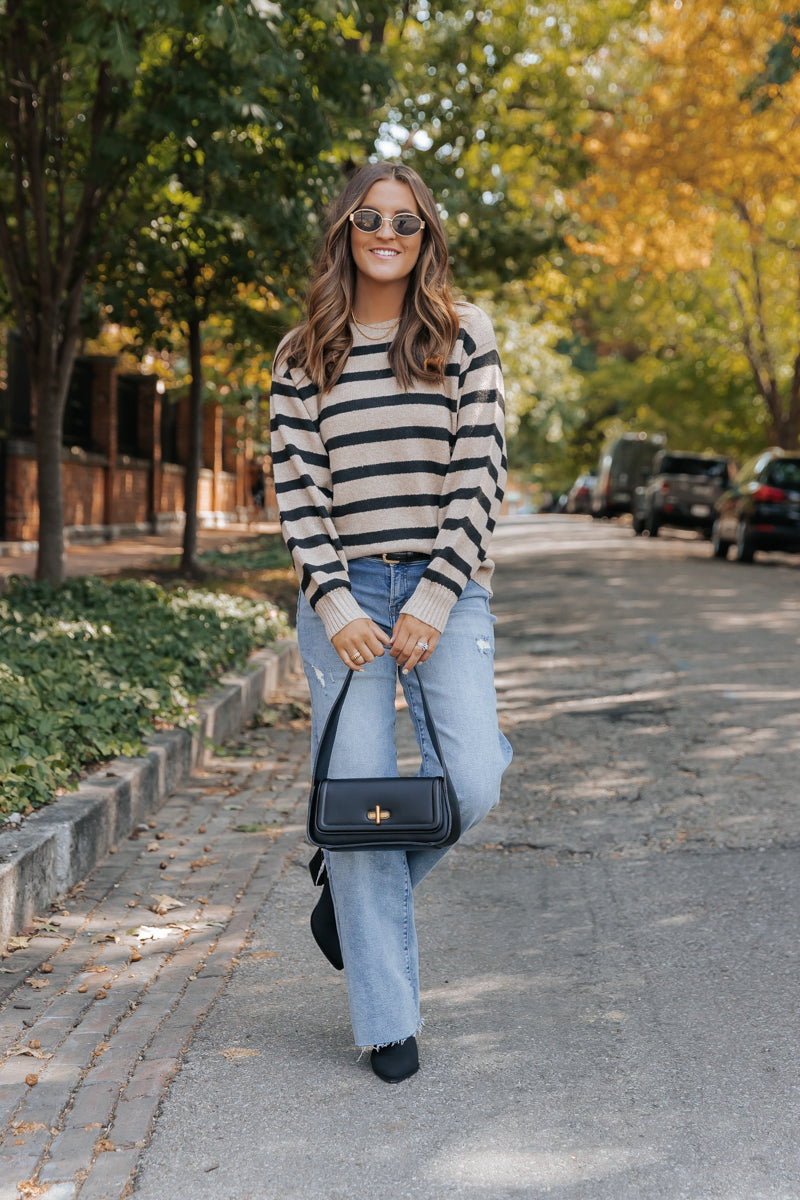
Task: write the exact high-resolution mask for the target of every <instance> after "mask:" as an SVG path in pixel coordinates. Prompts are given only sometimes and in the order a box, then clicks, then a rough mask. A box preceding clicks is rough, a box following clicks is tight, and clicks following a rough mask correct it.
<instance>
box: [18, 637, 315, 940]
mask: <svg viewBox="0 0 800 1200" xmlns="http://www.w3.org/2000/svg"><path fill="white" fill-rule="evenodd" d="M299 665H300V656H299V653H298V650H297V643H296V642H294V641H289V640H287V641H285V642H282V643H281V644H280V645H279V646H278V647H277V648H276V649H274V650H259V651H257V652H256V653H255V654H253V655H252V656H251V657H250V659H249V661H248V669H247V670H246V671H244V672H243V673H242V674H241V675H231V674H227V675H224V676H223V677H222V678H221V679H220V681H219V685H218V687H217V688H216V689H215V691H214V692H213V693H212V694H211V695H210V696H209V698H208V699H207V700H205V701H203V702H202V703H201V704H200V705H199V720H198V722H197V724H196V725H195V726H193V730H192V732H191V733H190V732H188V731H187V730H185V729H175V730H169V731H166V732H163V733H155V734H153V735H152V737H150V738H148V739H147V744H148V746H149V750H148V752H147V755H146V756H145V757H143V758H116V759H113V760H112V761H111V762H108V763H106V764H105V765H104V766H103V767H102V768H101V769H100V770H99V771H97V772H95V773H94V774H93V775H90V776H88V778H86V779H85V780H83V781H82V782H81V784H80V786H79V787H78V790H77V791H76V792H72V793H70V794H69V795H66V796H63V797H59V799H57V800H54V801H53V803H52V804H50V805H48V806H47V807H46V808H44V809H42V810H41V811H40V812H37V813H34V814H33V815H32V816H31V817H29V818H27V819H26V821H25V824H24V826H23V828H22V829H20V830H14V831H12V832H6V833H0V945H3V946H5V944H6V942H7V941H8V939H9V938H10V937H13V936H14V935H15V934H16V933H17V932H18V931H19V930H20V929H22V928H23V926H25V925H28V924H30V922H31V920H32V919H33V917H34V916H36V915H37V914H41V913H44V912H45V911H46V910H47V909H48V908H49V906H50V904H51V903H52V902H53V900H55V899H56V897H58V896H60V895H62V894H63V893H64V892H66V891H67V890H68V889H69V888H70V887H72V886H73V885H74V884H76V883H78V882H79V881H80V880H81V879H84V878H85V877H86V876H87V875H88V874H89V872H90V871H91V870H92V869H93V867H94V866H95V864H96V863H97V862H98V860H99V859H101V858H102V857H103V856H104V855H106V854H107V853H108V852H109V850H110V849H112V847H114V846H115V845H116V844H117V843H118V842H119V841H121V840H122V839H124V838H126V837H127V836H128V835H129V834H130V833H131V832H132V830H133V829H134V828H135V826H136V825H138V824H139V823H140V822H141V821H142V820H144V819H145V818H146V817H148V816H149V815H150V814H151V813H153V812H155V811H156V810H157V809H158V808H160V807H161V805H162V804H163V803H164V801H165V800H166V799H167V797H168V796H169V795H170V793H171V792H173V791H174V790H175V788H176V787H178V785H179V784H180V782H181V780H182V779H183V778H184V776H186V775H187V774H188V773H189V772H190V771H191V770H192V768H193V767H197V766H200V765H201V764H202V762H203V756H204V754H205V747H206V746H207V745H212V746H217V745H220V744H221V743H222V742H225V741H227V740H228V739H230V738H232V737H235V736H236V734H238V732H239V731H240V730H241V729H242V728H243V726H244V725H245V724H246V723H247V721H249V720H250V719H251V718H252V717H253V716H255V714H256V713H257V712H258V709H259V706H260V704H261V703H262V701H263V700H265V699H267V697H269V696H270V695H272V694H273V693H274V692H275V691H277V689H278V687H279V686H280V685H281V684H282V683H283V682H285V681H286V680H287V679H288V678H289V676H290V675H291V674H293V673H294V672H295V671H297V670H298V668H299Z"/></svg>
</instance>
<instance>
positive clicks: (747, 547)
mask: <svg viewBox="0 0 800 1200" xmlns="http://www.w3.org/2000/svg"><path fill="white" fill-rule="evenodd" d="M755 552H756V548H755V546H754V545H753V535H752V533H751V532H750V526H749V525H748V524H747V521H745V520H741V521H739V524H738V525H737V526H736V561H737V562H740V563H749V562H752V561H753V555H754V554H755Z"/></svg>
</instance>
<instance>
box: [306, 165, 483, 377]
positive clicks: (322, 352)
mask: <svg viewBox="0 0 800 1200" xmlns="http://www.w3.org/2000/svg"><path fill="white" fill-rule="evenodd" d="M383 179H391V180H396V181H397V182H398V183H404V184H406V185H407V186H408V187H409V188H410V189H411V191H412V192H413V194H414V199H415V200H416V202H417V207H418V209H419V212H420V215H421V216H422V219H423V220H424V221H425V228H424V230H423V231H422V246H421V249H420V253H419V258H418V259H417V262H416V264H415V266H414V269H413V271H412V272H411V275H410V276H409V281H408V287H407V289H406V294H405V299H404V302H403V311H402V313H401V316H400V324H399V327H398V330H397V334H396V335H395V338H394V340H393V342H392V344H391V347H390V349H389V365H390V366H391V368H392V371H393V373H394V375H395V378H396V379H397V381H398V383H399V384H400V386H401V387H403V388H405V389H409V388H411V386H412V384H413V382H414V381H415V380H418V381H426V382H431V383H441V382H442V381H443V380H444V370H445V364H446V363H447V360H448V358H449V357H450V353H451V351H452V349H453V346H454V345H455V341H456V338H457V337H458V330H459V320H458V314H457V312H456V309H455V305H454V302H453V294H452V291H451V288H450V283H449V260H448V251H447V237H446V235H445V232H444V228H443V226H442V222H441V219H440V217H439V213H438V212H437V210H436V205H435V203H434V200H433V195H432V194H431V192H430V191H429V190H428V188H427V187H426V185H425V184H424V183H423V181H422V179H421V178H420V176H419V175H418V174H417V172H416V171H414V170H412V169H411V168H410V167H404V166H397V165H393V164H392V163H374V164H371V165H369V166H366V167H362V168H361V169H360V170H359V171H357V172H356V173H355V174H354V175H353V177H352V178H351V179H350V181H349V183H348V184H347V186H346V187H345V189H344V191H343V192H342V193H341V195H340V196H339V198H338V199H337V200H336V201H335V202H334V204H333V205H332V206H331V210H330V214H329V221H328V230H327V233H326V235H325V240H324V242H323V245H322V249H321V251H320V253H319V256H318V258H317V262H316V265H315V267H314V271H313V273H312V276H311V282H310V285H309V289H308V296H307V300H306V305H307V317H306V320H305V321H303V323H302V324H300V325H298V326H297V328H296V329H294V330H293V331H292V333H291V334H290V335H289V339H288V341H287V344H286V346H285V354H286V358H287V361H288V362H289V363H290V365H292V366H298V367H300V368H301V369H302V370H304V371H305V373H306V375H307V376H308V377H309V379H311V380H312V381H313V382H314V383H315V384H316V385H317V387H318V388H319V389H320V391H321V392H323V393H324V392H327V391H330V389H331V388H332V387H333V386H334V384H335V383H336V381H337V379H338V378H339V376H340V375H341V373H342V370H343V369H344V365H345V363H346V361H347V356H348V354H349V353H350V350H351V349H352V345H353V335H352V333H351V330H350V319H351V317H352V315H353V304H354V302H355V294H356V268H355V263H354V262H353V256H352V254H351V252H350V222H349V217H350V213H351V212H355V210H356V209H357V208H360V207H361V206H362V205H363V203H364V198H365V197H366V195H367V193H368V192H369V190H370V188H371V187H372V186H373V184H375V183H378V182H379V181H380V180H383Z"/></svg>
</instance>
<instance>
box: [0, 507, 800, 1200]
mask: <svg viewBox="0 0 800 1200" xmlns="http://www.w3.org/2000/svg"><path fill="white" fill-rule="evenodd" d="M494 549H495V552H496V558H497V560H498V573H497V577H496V584H497V586H496V598H495V609H496V612H497V614H498V616H499V623H498V626H497V633H498V660H497V680H498V688H499V696H500V704H501V715H502V721H503V726H504V728H505V730H506V732H507V734H508V736H509V737H510V739H511V740H512V742H513V744H514V747H515V751H516V758H515V761H514V763H513V764H512V766H511V768H510V769H509V771H508V774H507V777H506V779H507V785H506V788H505V791H504V797H503V801H502V804H501V806H500V808H499V809H498V810H497V811H496V812H495V813H493V814H492V815H491V816H490V817H489V818H488V819H487V821H486V822H484V824H483V825H482V826H481V827H480V828H479V829H477V830H474V831H472V833H471V834H470V835H469V836H468V838H467V839H465V842H464V843H462V844H461V845H459V846H458V847H457V848H456V849H455V850H454V851H453V852H452V853H451V854H450V855H449V856H448V859H447V860H446V864H445V865H444V866H443V867H442V868H441V870H440V871H439V872H438V873H434V875H432V876H431V877H430V878H429V879H428V880H426V881H425V883H424V884H423V886H422V888H421V889H420V895H419V896H418V925H419V933H420V945H421V967H422V986H423V1011H424V1015H425V1019H426V1026H425V1029H424V1030H423V1033H422V1036H421V1038H420V1050H421V1058H422V1069H421V1070H420V1072H419V1074H418V1075H417V1076H415V1077H414V1078H413V1079H412V1080H410V1081H408V1083H406V1084H403V1085H400V1086H398V1087H396V1088H389V1087H387V1086H386V1085H385V1084H383V1083H381V1082H380V1081H379V1080H377V1079H376V1078H375V1076H374V1075H373V1074H372V1072H371V1071H370V1069H369V1063H368V1059H367V1058H366V1057H365V1058H363V1059H362V1060H361V1061H358V1056H357V1054H356V1052H355V1051H354V1050H353V1048H352V1039H351V1034H350V1029H349V1022H348V1019H347V1006H346V992H345V984H344V980H343V978H342V977H341V975H339V974H337V973H336V972H334V971H333V970H332V969H331V968H330V967H329V966H328V965H327V964H326V962H325V961H324V959H323V958H322V957H321V956H320V955H319V952H318V951H317V949H316V947H315V945H314V943H313V941H312V939H311V936H310V933H309V932H308V913H309V910H310V908H311V906H312V905H313V903H314V902H315V899H316V893H315V892H314V891H313V889H312V888H311V885H310V881H309V879H308V875H307V873H306V870H305V863H306V861H307V859H308V857H309V853H308V850H307V847H305V846H304V844H303V839H302V822H303V817H304V806H305V792H306V788H305V781H306V779H307V776H308V769H309V768H308V761H307V755H306V745H307V722H306V720H305V717H304V714H303V709H302V700H303V689H302V686H301V685H300V684H298V686H297V688H295V689H292V694H291V695H290V694H287V695H286V696H285V697H284V698H283V699H284V702H283V703H279V704H276V705H275V706H274V709H273V711H272V713H271V714H270V715H269V718H268V719H269V722H270V723H269V724H268V725H267V726H266V727H263V728H260V729H258V730H254V731H250V732H248V733H246V734H245V735H244V736H243V737H242V738H241V739H240V741H239V742H238V743H237V744H235V745H230V746H228V747H227V748H226V751H225V753H224V755H221V756H219V757H217V758H216V759H215V760H214V761H213V762H212V763H211V764H209V766H208V767H207V768H206V769H205V771H204V773H203V774H202V775H198V776H197V777H196V778H195V779H194V780H193V781H192V782H191V783H190V784H189V785H188V786H186V787H184V788H183V789H182V790H181V792H180V793H178V794H176V795H175V796H174V797H173V798H172V800H171V801H170V802H169V803H168V805H166V806H165V807H164V808H163V809H162V810H161V811H160V813H159V814H157V819H156V821H155V827H154V828H153V829H147V830H142V831H141V836H140V837H139V838H138V839H135V840H131V841H129V842H126V844H125V845H124V846H120V847H119V848H118V851H117V854H116V855H113V856H110V857H109V858H108V859H107V860H106V861H105V862H104V863H103V864H102V866H101V867H100V868H99V869H98V870H97V871H96V872H95V873H94V876H93V877H92V878H91V879H90V880H88V881H87V882H86V886H85V887H84V888H83V889H81V890H78V891H77V892H76V894H75V895H73V896H72V897H69V898H68V899H67V900H66V902H65V904H64V906H63V909H59V911H58V912H56V913H54V914H43V916H44V915H46V916H48V917H49V923H48V924H49V927H47V928H45V929H44V930H43V931H42V932H39V933H38V934H37V935H36V936H34V937H32V938H31V941H30V944H29V945H28V947H27V948H26V949H23V950H19V951H17V952H16V953H15V954H13V955H11V956H10V957H9V958H7V959H5V960H4V961H3V963H2V970H3V972H4V973H3V974H0V995H2V992H3V989H5V990H6V991H7V992H8V998H7V1001H6V1003H5V1007H4V1008H2V1009H1V1010H0V1029H2V1038H3V1043H4V1044H6V1045H9V1044H10V1045H11V1046H12V1051H11V1054H10V1056H9V1057H8V1058H7V1059H6V1061H5V1062H4V1063H3V1065H2V1069H0V1112H2V1113H3V1114H4V1115H3V1122H4V1126H3V1127H4V1140H3V1142H2V1146H1V1147H0V1200H18V1198H19V1197H21V1196H36V1195H47V1196H49V1197H50V1200H72V1198H73V1197H80V1200H101V1198H107V1200H121V1198H122V1197H123V1196H124V1195H126V1194H128V1189H130V1190H131V1194H132V1195H133V1196H134V1197H136V1198H137V1200H184V1198H186V1200H190V1198H191V1200H234V1198H235V1200H295V1198H298V1200H299V1198H300V1197H307V1196H312V1195H313V1196H318V1197H322V1198H334V1197H342V1198H344V1197H348V1198H350V1200H352V1198H356V1200H362V1198H363V1200H368V1198H369V1200H384V1198H385V1200H390V1198H391V1200H395V1198H405V1197H409V1198H413V1200H448V1198H450V1197H466V1198H469V1200H505V1198H512V1197H514V1198H516V1197H524V1198H526V1200H539V1198H540V1197H542V1198H543V1197H554V1198H555V1197H557V1198H558V1200H628V1198H630V1200H634V1198H635V1200H679V1198H680V1200H683V1198H686V1200H711V1198H712V1197H713V1198H720V1200H798V1197H800V1149H799V1148H798V1137H797V1129H798V1126H799V1118H800V1084H799V1083H798V1080H799V1079H800V1073H798V1066H800V1063H799V1062H798V1059H799V1058H800V1050H799V1049H798V1048H799V1047H800V1037H799V1036H798V1035H800V1029H798V1023H799V1021H798V1004H797V991H798V959H799V958H800V955H798V935H799V934H800V919H799V914H800V871H798V867H799V866H800V808H799V807H798V804H797V788H796V783H795V778H796V775H797V764H798V749H800V718H798V699H800V683H799V682H798V669H797V660H798V653H797V651H798V641H800V588H799V587H798V585H799V584H800V560H791V559H788V558H784V559H778V558H777V557H776V558H774V559H772V560H770V561H764V562H761V563H759V562H757V563H756V564H754V565H753V566H741V565H738V564H734V563H721V562H717V561H713V560H712V559H711V556H710V550H709V547H708V545H707V543H704V542H701V541H700V540H697V539H695V538H694V537H692V536H691V535H675V536H672V537H670V536H669V535H667V534H666V532H665V533H664V534H663V535H662V536H661V537H659V538H658V539H657V540H652V541H649V540H647V539H634V538H633V537H632V535H631V533H630V530H629V529H626V528H625V527H623V526H620V525H618V524H616V523H612V524H609V523H598V522H592V521H591V520H588V519H582V518H566V517H532V518H519V519H516V520H509V521H507V522H505V523H504V524H503V525H502V526H501V527H500V529H499V530H498V533H497V535H496V540H495V546H494ZM401 748H402V753H403V756H404V757H408V758H409V759H410V758H411V752H410V747H409V739H408V733H407V731H406V730H405V729H404V732H403V736H402V741H401ZM159 835H162V836H159ZM156 897H160V898H161V905H160V906H161V907H162V908H163V909H166V911H163V912H161V913H158V912H154V911H152V909H153V908H158V907H159V902H158V899H156ZM165 898H166V899H165ZM168 900H169V901H180V905H181V906H180V907H177V906H176V907H175V908H171V907H169V905H168V904H167V901H168ZM129 906H130V907H129ZM56 922H58V923H57V924H56ZM39 964H43V965H44V967H45V968H47V967H48V966H52V971H47V970H46V969H45V970H44V971H43V970H41V968H40V966H39ZM26 981H29V982H26ZM84 985H86V987H85V990H80V989H81V988H84ZM31 1051H35V1053H31ZM45 1055H47V1056H49V1057H43V1056H45ZM31 1074H36V1075H37V1076H38V1081H37V1082H36V1083H35V1084H33V1085H31V1084H29V1083H26V1082H25V1081H26V1077H27V1076H29V1075H31ZM162 1097H163V1099H162ZM159 1101H161V1105H160V1108H159V1107H158V1106H159ZM131 1180H133V1182H132V1183H131ZM21 1183H22V1184H23V1186H22V1187H20V1184H21ZM37 1187H38V1188H39V1190H38V1191H37V1190H36V1189H37Z"/></svg>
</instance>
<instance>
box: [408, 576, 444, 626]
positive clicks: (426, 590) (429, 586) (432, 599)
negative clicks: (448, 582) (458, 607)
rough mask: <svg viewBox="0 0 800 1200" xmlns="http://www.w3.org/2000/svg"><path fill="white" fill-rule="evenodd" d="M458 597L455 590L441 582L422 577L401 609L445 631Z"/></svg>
mask: <svg viewBox="0 0 800 1200" xmlns="http://www.w3.org/2000/svg"><path fill="white" fill-rule="evenodd" d="M457 599H458V596H456V594H455V592H451V591H450V588H446V587H443V586H442V584H441V583H431V581H430V580H429V579H420V581H419V583H418V584H417V586H416V587H415V588H414V594H413V596H412V597H411V599H410V600H408V601H406V603H405V604H404V605H403V607H402V608H401V610H400V611H401V612H404V613H408V615H409V616H410V617H416V618H417V620H418V621H424V622H425V624H426V625H432V626H433V628H434V629H438V630H439V633H444V627H445V625H446V624H447V618H448V617H449V616H450V609H451V608H452V607H453V605H454V604H455V602H456V600H457Z"/></svg>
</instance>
